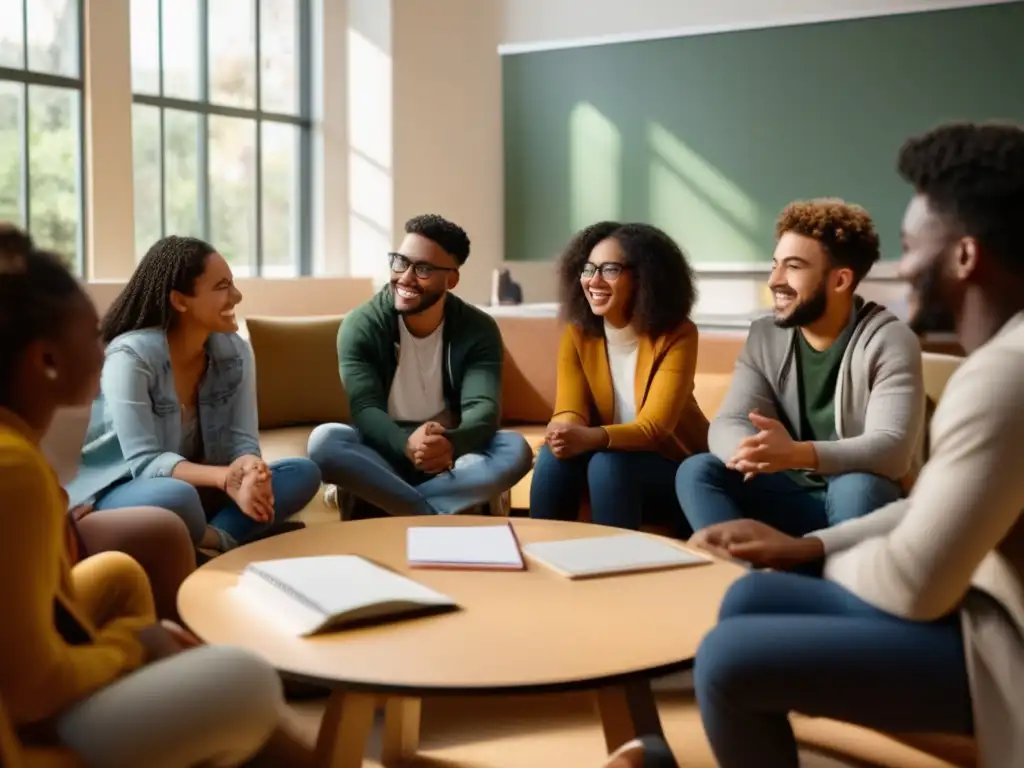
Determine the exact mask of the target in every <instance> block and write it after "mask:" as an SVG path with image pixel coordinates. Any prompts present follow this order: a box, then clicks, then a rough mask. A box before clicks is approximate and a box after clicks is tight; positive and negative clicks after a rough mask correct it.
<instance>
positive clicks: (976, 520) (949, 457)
mask: <svg viewBox="0 0 1024 768" xmlns="http://www.w3.org/2000/svg"><path fill="white" fill-rule="evenodd" d="M1022 511H1024V312H1022V313H1020V314H1018V315H1016V316H1015V317H1013V318H1012V319H1011V320H1010V321H1009V322H1007V323H1006V325H1005V326H1003V328H1002V329H1001V330H1000V331H999V333H998V334H997V335H996V336H995V337H994V338H993V339H991V340H990V341H989V342H988V343H987V344H985V345H984V346H983V347H981V348H980V349H978V350H977V351H976V352H974V353H973V354H972V355H970V356H969V357H968V359H967V360H965V361H964V363H963V365H961V366H960V368H959V370H958V371H957V372H956V373H955V374H954V375H953V377H952V378H951V379H950V381H949V384H948V385H947V387H946V390H945V392H944V393H943V396H942V399H941V401H940V402H939V406H938V409H937V410H936V412H935V416H934V418H933V420H932V434H931V459H930V460H929V461H928V463H927V465H926V466H925V467H924V469H923V470H922V472H921V475H920V477H919V478H918V480H917V483H916V484H915V485H914V488H913V491H912V492H911V494H910V497H909V498H907V499H904V500H902V501H898V502H895V503H893V504H890V505H888V506H886V507H883V508H882V509H880V510H878V511H876V512H874V513H873V514H871V515H868V516H866V517H863V518H860V519H858V520H852V521H849V522H847V523H843V524H841V525H838V526H836V527H834V528H831V529H827V530H822V531H817V532H815V533H813V534H811V535H813V536H816V537H818V538H820V539H821V540H822V542H823V544H824V546H825V551H826V553H827V559H826V564H825V576H826V578H828V579H831V580H832V581H835V582H838V583H839V584H842V585H843V586H845V587H846V588H847V589H849V590H850V591H851V592H853V593H854V594H856V595H857V596H858V597H860V598H861V599H863V600H865V601H867V602H868V603H871V604H872V605H875V606H877V607H878V608H880V609H882V610H884V611H887V612H889V613H892V614H895V615H897V616H901V617H903V618H906V619H910V620H912V621H931V620H933V619H937V618H939V617H941V616H944V615H946V614H948V613H950V612H951V611H954V610H959V611H960V613H961V616H962V619H963V631H964V641H965V650H966V655H967V669H968V673H969V675H970V682H971V696H972V700H973V706H974V716H975V732H976V736H977V739H978V743H979V748H980V750H981V756H982V764H983V765H984V766H985V768H1020V766H1024V516H1022Z"/></svg>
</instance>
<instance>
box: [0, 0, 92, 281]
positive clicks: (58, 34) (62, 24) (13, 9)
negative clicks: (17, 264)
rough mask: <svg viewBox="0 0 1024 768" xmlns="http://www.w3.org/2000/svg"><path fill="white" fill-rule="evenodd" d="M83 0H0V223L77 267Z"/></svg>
mask: <svg viewBox="0 0 1024 768" xmlns="http://www.w3.org/2000/svg"><path fill="white" fill-rule="evenodd" d="M81 30H82V3H81V2H80V0H0V220H3V221H10V222H14V223H16V224H18V225H19V226H23V227H26V228H27V229H28V230H29V231H30V232H31V234H32V236H33V237H34V238H35V240H36V243H37V244H38V245H39V246H41V247H44V248H48V249H51V250H54V251H56V252H57V253H59V254H61V255H62V256H64V257H65V258H66V259H67V262H68V265H69V266H70V267H72V268H73V269H75V270H76V271H77V272H78V273H79V274H81V270H82V262H83V259H82V254H83V242H84V237H83V222H84V221H85V216H84V211H83V205H84V203H83V195H82V189H83V187H84V184H83V179H82V125H83V116H82V69H83V66H82V39H81V38H82V33H81Z"/></svg>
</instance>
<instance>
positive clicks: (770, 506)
mask: <svg viewBox="0 0 1024 768" xmlns="http://www.w3.org/2000/svg"><path fill="white" fill-rule="evenodd" d="M675 482H676V496H677V497H678V499H679V504H680V506H682V508H683V513H684V514H685V515H686V519H687V520H689V522H690V525H691V526H692V527H693V530H695V531H699V530H701V529H703V528H707V527H708V526H711V525H715V524H717V523H724V522H728V521H730V520H739V519H741V518H744V517H747V518H753V519H755V520H760V521H761V522H763V523H766V524H767V525H770V526H772V527H773V528H776V529H778V530H780V531H783V532H784V533H788V534H789V535H791V536H803V535H805V534H807V533H810V532H811V531H816V530H820V529H822V528H826V527H828V526H831V525H835V524H836V523H841V522H843V521H844V520H850V519H853V518H855V517H862V516H864V515H866V514H868V513H870V512H873V511H874V510H876V509H878V508H879V507H882V506H884V505H885V504H888V503H889V502H891V501H895V500H897V499H899V498H900V496H901V490H900V487H899V485H898V484H897V483H895V482H893V481H892V480H889V479H888V478H884V477H880V476H878V475H871V474H868V473H862V472H854V473H850V474H845V475H835V476H832V477H829V478H827V479H826V483H827V488H825V489H816V488H811V487H808V486H807V485H804V484H801V483H800V482H799V481H798V480H797V479H796V478H795V477H794V476H793V475H792V474H790V473H788V472H777V473H774V474H769V475H756V476H755V477H753V478H751V479H750V480H744V479H743V475H742V473H740V472H736V471H734V470H731V469H729V468H728V467H726V466H725V464H724V463H723V462H722V460H721V459H719V458H718V457H717V456H715V455H714V454H712V453H701V454H697V455H696V456H691V457H690V458H688V459H687V460H686V461H684V462H683V463H682V465H680V467H679V470H678V472H677V473H676V479H675Z"/></svg>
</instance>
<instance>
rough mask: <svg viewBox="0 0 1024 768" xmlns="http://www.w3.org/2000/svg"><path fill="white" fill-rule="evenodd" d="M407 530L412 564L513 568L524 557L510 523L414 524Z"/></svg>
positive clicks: (409, 555)
mask: <svg viewBox="0 0 1024 768" xmlns="http://www.w3.org/2000/svg"><path fill="white" fill-rule="evenodd" d="M407 533H408V536H407V538H406V549H407V554H408V557H409V563H410V564H420V565H429V564H442V565H443V564H450V565H480V566H504V567H510V568H511V567H516V566H519V565H521V564H522V561H523V560H522V555H521V553H520V550H519V542H517V541H516V537H515V534H514V533H513V532H512V529H511V528H510V527H509V526H508V525H462V526H429V527H428V526H414V527H412V528H409V529H408V532H407Z"/></svg>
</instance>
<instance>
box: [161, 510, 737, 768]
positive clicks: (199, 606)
mask: <svg viewBox="0 0 1024 768" xmlns="http://www.w3.org/2000/svg"><path fill="white" fill-rule="evenodd" d="M508 519H509V518H491V517H472V516H461V515H460V516H456V517H429V518H423V517H419V518H398V517H396V518H385V519H379V520H361V521H356V522H345V523H325V524H320V525H312V526H310V527H308V528H306V529H304V530H300V531H295V532H293V533H288V534H283V535H280V536H275V537H273V538H269V539H264V540H263V541H259V542H256V543H254V544H250V545H248V546H245V547H241V548H239V549H236V550H234V551H231V552H228V553H226V554H224V555H222V556H220V557H217V558H215V559H214V560H212V561H210V562H209V563H207V564H206V565H204V566H203V567H202V568H200V569H198V570H197V571H196V572H195V573H193V574H192V575H191V576H190V577H189V578H188V579H187V580H186V581H185V583H184V584H183V585H182V587H181V591H180V592H179V594H178V609H179V612H180V613H181V616H182V619H183V620H184V621H185V623H186V624H187V625H188V626H189V627H190V628H191V629H192V631H194V632H195V633H196V634H197V635H198V636H199V637H201V638H202V639H203V640H205V641H206V642H209V643H228V644H232V645H238V646H241V647H243V648H248V649H250V650H251V651H253V652H255V653H257V654H259V655H260V656H262V657H263V658H264V659H266V660H267V661H269V662H270V663H271V664H273V665H274V666H275V667H276V668H277V669H278V670H280V671H281V672H282V673H283V674H285V675H287V676H289V677H292V678H295V679H298V680H301V681H306V682H312V683H317V684H320V685H323V686H326V687H328V688H330V689H331V690H332V691H333V693H332V696H331V698H330V700H329V703H328V705H327V710H326V713H325V715H324V720H323V723H322V725H321V728H320V734H319V737H318V741H317V751H318V753H319V755H320V757H321V758H322V764H324V765H330V766H334V767H336V768H341V767H342V766H345V767H346V768H347V767H348V766H359V765H362V760H363V755H364V752H365V749H366V742H367V740H368V739H369V736H370V732H371V730H372V727H373V719H374V715H375V712H376V709H377V706H378V704H379V703H380V702H381V701H383V703H384V708H385V729H384V745H383V746H384V748H383V760H384V764H385V765H392V764H396V763H398V762H401V760H402V759H404V758H406V757H408V756H410V755H411V754H412V753H414V752H415V751H416V749H417V746H418V739H419V715H420V700H421V698H422V697H424V696H439V695H458V694H463V695H483V694H525V693H539V692H554V691H565V690H572V689H581V688H582V689H590V690H593V691H595V694H596V698H597V704H598V709H599V712H600V715H601V721H602V725H603V728H604V734H605V741H606V743H607V746H608V749H609V751H612V750H614V749H616V748H618V747H619V746H620V745H622V744H623V743H625V742H626V741H629V740H630V739H632V738H634V737H635V736H637V735H639V734H645V733H659V732H660V730H661V726H660V722H659V719H658V714H657V710H656V708H655V704H654V699H653V696H652V694H651V689H650V682H649V681H650V679H651V678H652V677H657V676H659V675H662V674H665V673H668V672H672V671H676V670H680V669H685V668H688V667H690V666H691V665H692V663H693V657H694V654H695V653H696V650H697V646H698V644H699V643H700V640H701V638H702V637H703V636H704V634H705V633H706V632H707V631H708V629H710V628H711V627H712V626H713V625H714V623H715V621H716V619H717V613H718V607H719V604H720V603H721V600H722V597H723V595H724V594H725V591H726V589H728V587H729V585H731V584H732V583H733V581H735V580H736V579H737V578H738V577H739V576H741V575H742V574H743V573H745V571H744V569H743V568H742V567H740V566H738V565H734V564H732V563H725V562H715V563H713V564H711V565H699V566H693V567H689V568H681V569H675V570H666V571H659V572H650V573H640V574H631V575H622V576H611V577H604V578H596V579H587V580H579V581H573V580H569V579H567V578H564V577H562V576H560V575H558V574H556V573H554V572H553V571H551V570H549V569H548V568H546V567H544V566H541V565H538V564H537V563H533V562H530V561H527V570H526V571H458V570H426V569H410V568H409V567H408V564H407V561H406V549H405V547H406V529H407V528H408V527H410V526H422V525H432V526H435V525H436V526H445V525H504V524H505V521H506V520H508ZM511 522H512V524H513V525H514V526H515V530H516V532H517V534H518V536H519V538H520V540H521V542H522V543H523V544H528V543H530V542H534V541H549V540H556V539H569V538H580V537H589V536H608V535H613V534H615V533H621V531H616V530H614V529H611V528H606V527H603V526H598V525H590V524H586V523H577V522H571V523H566V522H555V521H547V520H530V519H517V518H511ZM327 554H356V555H362V556H364V557H367V558H369V559H371V560H373V561H375V562H377V563H380V564H382V565H385V566H388V567H391V568H393V569H395V570H396V571H398V572H400V573H404V574H407V575H409V576H410V577H411V578H413V579H415V580H416V581H419V582H420V583H422V584H425V585H427V586H429V587H432V588H434V589H436V590H438V591H440V592H443V593H444V594H447V595H449V596H450V597H452V598H453V599H454V600H456V601H457V602H458V603H459V605H460V606H461V609H462V610H459V611H456V612H453V613H446V614H441V615H435V616H429V617H423V618H416V619H410V620H407V621H397V622H394V623H389V624H384V625H377V626H373V627H362V628H357V629H349V630H341V631H338V632H334V633H331V634H325V635H321V636H317V637H312V638H300V637H294V636H290V635H289V634H287V633H286V632H284V631H282V630H281V629H279V628H278V627H277V626H275V624H274V621H273V617H272V616H269V615H266V614H262V613H260V612H259V610H258V608H256V609H254V607H253V606H252V605H251V604H249V603H247V601H246V600H244V599H241V598H240V597H239V596H238V595H237V594H234V593H233V590H232V588H233V587H234V586H235V584H236V582H237V580H238V576H239V574H240V573H241V572H242V570H243V569H244V568H245V566H246V565H247V564H249V563H251V562H254V561H258V560H272V559H276V558H284V557H306V556H310V555H327Z"/></svg>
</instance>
